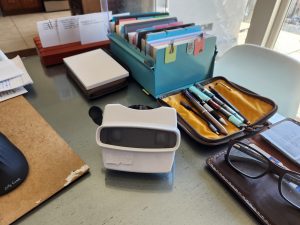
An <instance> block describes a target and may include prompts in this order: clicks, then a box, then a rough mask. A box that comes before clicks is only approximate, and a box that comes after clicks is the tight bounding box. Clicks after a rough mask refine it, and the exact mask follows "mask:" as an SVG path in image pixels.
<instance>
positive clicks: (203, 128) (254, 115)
mask: <svg viewBox="0 0 300 225" xmlns="http://www.w3.org/2000/svg"><path fill="white" fill-rule="evenodd" d="M199 84H202V85H203V86H205V87H206V88H207V89H208V88H209V87H213V88H214V89H215V90H217V91H218V92H219V93H220V94H222V95H223V96H224V97H225V98H226V99H227V100H228V101H230V102H231V103H232V104H233V105H234V106H235V107H236V108H237V109H239V111H240V112H241V113H242V114H243V115H244V116H245V117H246V118H247V119H248V120H249V122H250V123H249V124H248V126H246V127H243V128H241V129H239V128H237V127H236V126H234V125H233V124H232V123H231V122H229V121H228V120H227V119H226V118H225V117H224V115H222V114H220V113H219V114H220V116H222V117H223V118H224V119H225V120H227V123H228V125H227V126H225V128H226V129H227V131H228V135H217V134H215V133H213V132H212V131H211V130H210V129H209V127H208V126H207V123H206V122H205V121H204V120H202V119H201V118H199V117H198V116H197V115H195V113H193V112H191V111H190V110H187V109H186V108H185V107H183V106H182V105H181V104H180V102H181V101H182V102H185V103H188V104H189V105H191V104H190V103H189V102H188V101H187V99H186V98H185V97H184V96H183V94H182V93H181V90H180V91H178V90H177V91H174V92H172V93H168V94H167V95H164V96H161V97H160V98H159V99H158V101H159V103H160V104H161V105H166V106H170V107H173V108H175V109H176V111H177V118H178V124H179V126H180V127H181V128H182V129H183V130H184V131H185V132H186V133H187V134H188V135H189V136H191V137H192V138H193V139H194V140H196V141H198V142H199V143H201V144H205V145H220V144H224V143H227V142H228V141H230V140H232V139H239V138H244V137H245V136H247V135H253V134H255V133H256V132H257V131H258V130H260V129H261V128H262V127H263V126H266V125H267V123H266V121H267V120H268V119H269V118H270V117H271V116H272V115H273V114H274V113H275V112H276V111H277V105H276V104H275V102H273V101H272V100H271V99H268V98H266V97H263V96H261V95H259V94H256V93H254V92H252V91H250V90H248V89H246V88H244V87H241V86H239V85H237V84H235V83H233V82H231V81H229V80H227V79H226V78H225V77H213V78H210V79H208V80H205V81H202V82H199ZM195 110H196V109H195ZM196 111H197V110H196Z"/></svg>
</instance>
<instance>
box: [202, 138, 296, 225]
mask: <svg viewBox="0 0 300 225" xmlns="http://www.w3.org/2000/svg"><path fill="white" fill-rule="evenodd" d="M246 141H247V142H248V143H254V144H255V145H257V146H258V147H260V148H262V149H263V150H264V151H265V152H267V153H269V154H270V155H272V156H274V157H276V158H277V159H278V160H280V161H281V162H282V163H283V164H284V165H285V166H286V167H288V168H289V169H291V170H293V171H296V172H300V168H299V167H298V166H297V165H296V164H295V163H293V162H292V161H290V160H289V159H288V158H286V157H285V156H284V155H282V154H281V153H280V152H278V151H277V150H276V149H275V148H274V147H272V146H271V145H270V144H268V143H267V142H266V141H264V140H263V139H262V137H261V136H260V135H259V134H257V135H255V136H253V137H252V138H248V139H247V140H246ZM226 151H227V150H225V151H222V152H220V153H218V154H216V155H214V156H212V157H210V158H208V159H207V165H208V167H209V168H210V169H211V170H212V171H213V173H214V174H215V175H217V177H218V178H219V179H220V180H221V181H222V182H223V183H224V184H226V186H227V187H228V188H229V189H230V190H231V191H233V193H234V194H235V195H237V196H238V198H239V199H240V200H241V201H242V202H243V203H244V204H245V205H246V206H247V207H248V208H249V210H250V211H252V212H253V213H254V214H255V215H256V216H257V217H258V218H259V220H260V221H261V222H262V223H263V224H271V225H284V224H291V225H297V224H300V210H299V209H296V208H295V207H293V206H292V205H290V204H289V203H288V202H287V201H285V200H284V199H283V198H282V197H281V195H280V194H279V190H278V178H277V177H276V176H274V175H272V174H266V175H265V176H263V177H261V178H257V179H251V178H247V177H245V176H243V175H241V174H239V173H238V172H236V171H235V170H234V169H232V168H231V167H230V166H229V165H228V163H227V162H226V161H225V154H226Z"/></svg>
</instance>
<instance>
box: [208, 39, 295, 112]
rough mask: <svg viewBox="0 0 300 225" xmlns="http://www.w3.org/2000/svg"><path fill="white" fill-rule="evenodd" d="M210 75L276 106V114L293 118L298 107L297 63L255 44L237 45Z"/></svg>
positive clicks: (217, 64)
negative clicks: (265, 98)
mask: <svg viewBox="0 0 300 225" xmlns="http://www.w3.org/2000/svg"><path fill="white" fill-rule="evenodd" d="M214 76H224V77H226V78H227V79H229V80H230V81H233V82H235V83H237V84H240V85H242V86H244V87H246V88H248V89H250V90H252V91H254V92H256V93H258V94H260V95H263V96H265V97H268V98H270V99H272V100H273V101H275V102H276V103H277V105H278V112H279V113H280V114H282V115H284V116H286V117H292V118H295V117H296V115H297V111H298V108H299V104H300V62H299V61H297V60H295V59H293V58H290V57H289V56H286V55H283V54H281V53H278V52H275V51H273V50H270V49H267V48H262V47H259V46H256V45H249V44H245V45H238V46H235V47H233V48H231V49H229V50H228V51H227V52H225V53H224V54H223V55H222V56H221V57H220V58H219V59H218V60H217V61H216V64H215V70H214Z"/></svg>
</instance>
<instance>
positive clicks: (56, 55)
mask: <svg viewBox="0 0 300 225" xmlns="http://www.w3.org/2000/svg"><path fill="white" fill-rule="evenodd" d="M33 41H34V44H35V46H36V49H37V52H38V55H39V56H40V59H41V63H42V64H43V65H44V66H51V65H56V64H60V63H63V58H65V57H69V56H72V55H76V54H80V53H83V52H87V51H91V50H94V49H97V48H108V47H109V43H110V41H109V40H107V41H100V42H95V43H91V44H85V45H82V44H81V43H80V42H74V43H70V44H64V45H59V46H53V47H48V48H43V47H42V44H41V40H40V38H39V37H38V36H37V37H34V38H33Z"/></svg>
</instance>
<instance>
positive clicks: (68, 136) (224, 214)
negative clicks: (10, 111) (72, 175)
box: [16, 56, 257, 225]
mask: <svg viewBox="0 0 300 225" xmlns="http://www.w3.org/2000/svg"><path fill="white" fill-rule="evenodd" d="M23 62H24V64H25V66H26V68H27V70H28V72H29V74H30V75H31V77H32V79H33V81H34V85H33V86H32V87H31V88H30V89H29V93H28V94H27V95H25V97H26V98H27V100H28V101H29V102H30V103H31V104H32V105H33V106H34V107H35V108H36V109H37V111H38V112H39V113H40V114H41V115H42V116H43V117H44V118H45V119H46V120H47V121H48V123H49V124H50V125H51V126H52V127H53V128H54V129H55V130H56V131H57V132H58V133H59V134H60V135H61V136H62V138H63V139H64V140H65V141H66V142H67V143H68V144H69V145H70V146H71V147H72V148H73V149H74V151H76V153H77V154H78V155H79V156H80V157H81V158H82V159H83V160H84V161H85V162H86V163H87V164H88V165H89V166H90V174H88V175H86V176H84V177H83V178H81V179H80V180H78V181H77V182H75V183H74V184H73V185H71V186H70V187H68V188H66V189H65V190H63V191H61V192H60V193H58V194H57V195H55V196H54V197H52V198H51V199H49V200H48V201H46V202H45V203H44V204H42V205H41V206H39V207H38V208H36V209H34V210H33V211H32V212H30V213H28V214H27V215H26V216H24V217H22V218H21V219H20V220H18V221H17V222H16V224H43V225H47V224H51V225H52V224H56V225H61V224H106V225H108V224H130V225H141V224H143V225H147V224H149V225H153V224H172V225H174V224H180V225H183V224H186V225H192V224H230V225H234V224H238V225H240V224H257V220H256V219H255V218H253V217H252V216H251V214H250V213H248V212H247V209H246V208H245V207H243V205H242V204H241V203H239V201H238V200H237V199H236V198H234V196H233V195H232V194H231V192H229V191H228V190H227V189H225V188H224V186H223V185H221V183H220V182H219V181H218V180H217V179H216V178H215V177H214V176H212V175H211V173H210V172H209V170H208V169H206V168H205V160H206V158H207V157H209V156H210V155H212V154H214V153H216V152H217V151H219V150H220V147H214V148H211V147H210V148H209V147H205V146H202V145H199V144H197V143H196V142H195V141H193V140H192V139H191V138H190V137H189V136H187V135H186V134H185V133H183V132H182V140H181V146H180V148H179V149H178V150H177V152H176V156H175V163H174V166H173V170H172V172H170V173H169V174H161V175H153V174H152V175H151V174H133V173H124V172H116V171H107V170H105V169H104V168H103V166H102V159H101V151H100V149H99V147H98V146H97V144H96V141H95V131H96V128H97V126H96V125H95V124H94V123H93V122H92V120H91V119H90V118H89V116H88V109H89V107H90V106H92V105H97V106H100V107H101V108H103V107H104V106H105V105H106V104H108V103H120V104H123V105H126V106H129V105H133V104H146V105H150V106H156V102H155V100H154V99H153V98H152V97H150V96H147V95H145V94H144V93H143V92H142V91H141V87H140V86H139V85H137V84H136V83H135V82H134V81H131V82H130V83H129V87H128V88H126V89H123V90H121V91H118V92H116V93H113V94H110V95H107V96H104V97H102V98H99V99H97V100H93V101H87V100H86V99H85V98H84V97H83V96H82V95H81V94H80V92H79V90H78V89H77V87H76V86H75V85H74V83H73V82H72V81H70V80H69V79H68V78H67V77H66V75H65V68H64V66H63V65H59V66H54V67H50V68H43V67H42V66H41V64H40V61H39V58H38V57H37V56H33V57H28V58H24V59H23ZM66 160H67V159H66Z"/></svg>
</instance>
